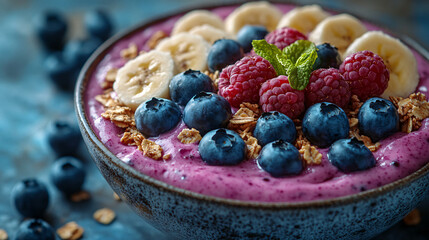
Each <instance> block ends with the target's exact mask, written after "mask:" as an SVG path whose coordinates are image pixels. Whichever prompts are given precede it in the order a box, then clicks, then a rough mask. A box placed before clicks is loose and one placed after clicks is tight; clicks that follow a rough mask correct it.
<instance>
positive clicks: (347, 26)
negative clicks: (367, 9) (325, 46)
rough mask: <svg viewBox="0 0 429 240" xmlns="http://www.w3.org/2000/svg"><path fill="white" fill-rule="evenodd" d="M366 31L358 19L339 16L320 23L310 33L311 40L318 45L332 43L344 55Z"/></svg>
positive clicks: (347, 15) (345, 15)
mask: <svg viewBox="0 0 429 240" xmlns="http://www.w3.org/2000/svg"><path fill="white" fill-rule="evenodd" d="M366 31H367V30H366V27H365V26H364V25H363V24H362V23H361V22H360V21H359V20H358V19H357V18H355V17H353V16H351V15H349V14H339V15H335V16H331V17H327V18H325V20H323V21H322V22H320V23H319V24H318V25H317V26H316V28H315V29H314V31H313V32H311V33H310V36H309V39H310V41H312V42H314V43H315V44H316V45H317V44H322V43H330V44H331V45H334V46H335V47H337V48H338V52H339V53H340V54H341V55H343V53H344V52H345V51H346V49H347V47H348V46H349V45H350V44H351V43H352V42H353V41H354V40H355V39H356V38H358V37H360V36H362V34H364V33H365V32H366Z"/></svg>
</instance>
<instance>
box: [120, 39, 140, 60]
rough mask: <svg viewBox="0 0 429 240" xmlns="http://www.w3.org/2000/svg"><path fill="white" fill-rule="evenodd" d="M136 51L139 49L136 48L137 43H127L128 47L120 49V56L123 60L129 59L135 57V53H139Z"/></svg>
mask: <svg viewBox="0 0 429 240" xmlns="http://www.w3.org/2000/svg"><path fill="white" fill-rule="evenodd" d="M138 51H139V50H138V48H137V44H135V43H130V45H128V48H125V49H122V50H121V57H122V58H123V59H125V60H131V59H133V58H135V57H137V55H138V54H139V52H138Z"/></svg>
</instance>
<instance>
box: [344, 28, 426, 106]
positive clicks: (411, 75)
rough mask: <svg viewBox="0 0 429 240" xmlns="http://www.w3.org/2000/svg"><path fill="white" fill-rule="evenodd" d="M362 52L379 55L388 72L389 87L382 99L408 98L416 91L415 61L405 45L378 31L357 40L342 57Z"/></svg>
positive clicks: (417, 79)
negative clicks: (393, 97)
mask: <svg viewBox="0 0 429 240" xmlns="http://www.w3.org/2000/svg"><path fill="white" fill-rule="evenodd" d="M363 50H368V51H371V52H373V53H375V54H377V55H379V56H380V57H381V58H382V59H383V61H384V63H385V64H386V66H387V69H388V70H389V73H390V80H389V85H388V86H387V89H386V90H385V91H384V93H383V94H382V95H381V96H382V97H383V98H386V99H388V98H389V96H395V97H408V96H409V95H410V94H411V93H413V92H414V91H415V90H416V87H417V85H418V83H419V72H418V70H417V61H416V58H415V57H414V55H413V53H412V52H411V50H410V49H409V48H408V47H407V46H406V45H405V44H403V43H402V42H401V41H399V40H398V39H396V38H393V37H391V36H389V35H387V34H384V33H382V32H380V31H370V32H367V33H365V34H364V35H362V36H361V37H359V38H357V39H356V40H355V41H354V42H353V43H352V44H351V45H350V46H349V47H348V48H347V51H346V52H345V54H344V55H345V56H348V55H350V54H352V53H354V52H358V51H363Z"/></svg>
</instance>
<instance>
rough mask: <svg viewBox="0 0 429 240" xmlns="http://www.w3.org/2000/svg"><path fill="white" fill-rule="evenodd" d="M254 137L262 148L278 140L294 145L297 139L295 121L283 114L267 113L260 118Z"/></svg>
mask: <svg viewBox="0 0 429 240" xmlns="http://www.w3.org/2000/svg"><path fill="white" fill-rule="evenodd" d="M253 135H254V136H255V137H256V138H257V139H258V143H259V144H260V145H261V146H265V145H266V144H268V143H270V142H274V141H276V140H283V141H285V142H289V143H293V141H295V138H296V128H295V124H294V123H293V121H292V120H291V119H290V118H289V117H288V116H286V115H284V114H283V113H280V112H277V111H273V112H266V113H263V114H262V115H261V117H259V119H258V122H257V123H256V127H255V130H254V131H253Z"/></svg>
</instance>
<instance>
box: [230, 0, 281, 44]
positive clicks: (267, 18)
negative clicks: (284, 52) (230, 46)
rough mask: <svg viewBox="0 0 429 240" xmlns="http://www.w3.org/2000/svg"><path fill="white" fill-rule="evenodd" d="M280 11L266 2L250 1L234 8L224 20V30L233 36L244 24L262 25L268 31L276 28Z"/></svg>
mask: <svg viewBox="0 0 429 240" xmlns="http://www.w3.org/2000/svg"><path fill="white" fill-rule="evenodd" d="M281 17H282V13H281V12H280V10H278V9H277V7H275V6H274V5H272V4H270V3H268V2H250V3H245V4H243V5H241V6H240V7H238V8H236V9H235V10H234V11H233V12H232V13H231V14H230V15H229V16H228V17H227V18H226V20H225V27H226V31H227V32H229V33H231V34H233V35H234V36H235V35H236V34H237V32H238V31H239V30H240V29H241V28H242V27H243V26H244V25H262V26H265V27H266V28H267V29H268V31H269V32H271V31H273V30H275V29H276V26H277V23H278V22H279V21H280V18H281Z"/></svg>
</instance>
